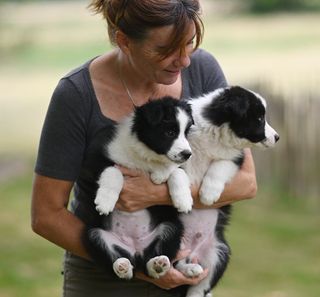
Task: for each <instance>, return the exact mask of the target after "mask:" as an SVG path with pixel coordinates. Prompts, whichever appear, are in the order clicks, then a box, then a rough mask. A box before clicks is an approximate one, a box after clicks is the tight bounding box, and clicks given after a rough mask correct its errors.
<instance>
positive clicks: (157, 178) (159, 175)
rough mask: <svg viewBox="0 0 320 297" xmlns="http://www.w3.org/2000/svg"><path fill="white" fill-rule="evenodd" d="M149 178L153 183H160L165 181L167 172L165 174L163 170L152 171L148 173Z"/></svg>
mask: <svg viewBox="0 0 320 297" xmlns="http://www.w3.org/2000/svg"><path fill="white" fill-rule="evenodd" d="M150 178H151V180H152V182H153V183H155V184H156V185H160V184H162V183H164V182H166V181H167V179H168V174H165V173H164V172H152V173H151V174H150Z"/></svg>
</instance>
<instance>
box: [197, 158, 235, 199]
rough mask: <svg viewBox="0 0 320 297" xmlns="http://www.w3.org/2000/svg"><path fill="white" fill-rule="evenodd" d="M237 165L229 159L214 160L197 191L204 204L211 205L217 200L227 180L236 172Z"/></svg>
mask: <svg viewBox="0 0 320 297" xmlns="http://www.w3.org/2000/svg"><path fill="white" fill-rule="evenodd" d="M238 170H239V166H238V165H237V164H236V163H234V162H233V161H231V160H220V161H214V162H212V163H211V164H210V166H209V169H208V171H207V173H206V175H205V176H204V178H203V180H202V184H201V188H200V191H199V194H200V201H201V202H202V203H203V204H205V205H212V204H213V203H214V202H216V201H218V199H219V198H220V196H221V193H222V192H223V190H224V187H225V184H226V183H227V182H229V181H230V180H231V179H232V178H233V177H234V176H235V174H236V173H237V172H238Z"/></svg>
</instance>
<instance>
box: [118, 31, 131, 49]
mask: <svg viewBox="0 0 320 297" xmlns="http://www.w3.org/2000/svg"><path fill="white" fill-rule="evenodd" d="M115 40H116V43H117V45H118V47H119V48H120V49H121V51H122V52H124V53H125V54H126V55H128V54H130V47H129V43H130V40H129V38H128V36H127V35H126V34H124V33H123V32H122V31H120V30H117V31H116V34H115Z"/></svg>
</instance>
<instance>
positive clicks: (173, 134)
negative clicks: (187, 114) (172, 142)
mask: <svg viewBox="0 0 320 297" xmlns="http://www.w3.org/2000/svg"><path fill="white" fill-rule="evenodd" d="M165 134H166V136H167V137H175V136H176V131H174V130H168V131H166V132H165Z"/></svg>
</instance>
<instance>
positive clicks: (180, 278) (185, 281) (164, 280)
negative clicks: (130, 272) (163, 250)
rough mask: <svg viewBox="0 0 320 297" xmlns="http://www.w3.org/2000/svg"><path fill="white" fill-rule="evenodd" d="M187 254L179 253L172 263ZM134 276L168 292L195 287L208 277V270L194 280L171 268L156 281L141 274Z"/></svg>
mask: <svg viewBox="0 0 320 297" xmlns="http://www.w3.org/2000/svg"><path fill="white" fill-rule="evenodd" d="M189 254H190V251H189V250H183V251H180V252H179V253H178V255H177V257H176V259H175V260H174V261H173V263H174V262H176V261H178V260H181V259H183V258H186V257H187V256H188V255H189ZM193 263H196V262H195V261H193ZM135 276H136V277H137V278H138V279H141V280H144V281H147V282H150V283H152V284H154V285H156V286H158V287H160V288H162V289H165V290H170V289H173V288H176V287H179V286H182V285H197V284H198V283H199V282H200V281H202V280H203V279H204V278H205V277H207V276H208V269H205V270H204V271H203V273H201V274H200V275H199V276H197V277H194V278H188V277H186V276H184V275H183V274H182V273H181V272H180V271H178V270H177V269H175V268H173V267H172V266H171V268H170V270H169V271H168V272H167V273H166V274H165V275H164V276H162V277H160V278H158V279H155V278H151V277H148V276H146V275H145V274H143V273H141V272H136V274H135Z"/></svg>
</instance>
